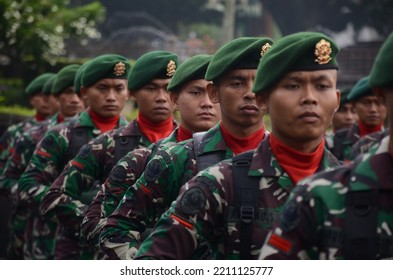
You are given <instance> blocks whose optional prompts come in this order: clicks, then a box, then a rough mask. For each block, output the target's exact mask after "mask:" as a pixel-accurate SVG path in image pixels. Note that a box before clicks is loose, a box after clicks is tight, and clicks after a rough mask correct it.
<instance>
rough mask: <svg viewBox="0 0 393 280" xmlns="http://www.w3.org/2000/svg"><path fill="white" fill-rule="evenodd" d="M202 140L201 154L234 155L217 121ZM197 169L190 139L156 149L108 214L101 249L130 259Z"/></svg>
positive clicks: (230, 156) (114, 255) (115, 255)
mask: <svg viewBox="0 0 393 280" xmlns="http://www.w3.org/2000/svg"><path fill="white" fill-rule="evenodd" d="M202 141H203V143H202V145H203V148H202V152H201V153H202V154H208V153H213V152H215V153H218V154H219V155H220V160H219V161H221V160H224V159H228V158H232V157H233V152H232V151H231V150H230V149H229V148H228V147H227V145H226V144H225V141H224V140H223V136H222V134H221V129H220V124H219V123H218V124H217V125H215V126H214V127H212V128H211V129H209V130H208V131H207V132H206V134H205V135H204V138H203V140H202ZM215 163H217V162H212V163H211V165H213V164H215ZM197 172H198V168H197V162H196V158H195V154H194V142H193V140H192V139H190V140H188V141H184V142H181V143H179V144H172V145H171V144H167V145H166V146H164V147H163V148H161V149H160V150H158V151H157V153H156V155H155V156H154V157H153V158H152V159H151V160H150V161H149V163H148V164H147V166H146V169H145V171H144V173H143V174H142V175H141V177H140V178H139V179H138V180H137V182H136V183H135V184H134V185H133V186H131V187H129V188H128V190H127V191H126V193H125V195H124V197H123V199H122V200H121V202H120V204H119V206H118V207H117V208H116V210H115V211H114V212H113V214H112V215H110V216H109V217H108V219H107V222H106V225H104V228H103V230H102V232H101V235H100V245H101V249H103V251H104V252H105V253H106V254H107V255H108V256H109V258H111V259H132V258H133V257H134V255H135V253H136V251H137V247H139V243H140V235H141V234H142V233H144V232H145V230H146V228H150V227H153V226H154V224H155V222H156V221H157V219H158V218H159V217H160V215H161V214H162V213H163V212H164V211H165V210H166V209H167V208H168V207H169V206H170V204H171V202H172V201H173V200H174V199H176V197H177V195H178V193H179V190H180V187H181V186H182V185H183V184H184V183H185V182H187V181H188V180H190V179H191V178H192V177H194V176H195V175H196V174H197Z"/></svg>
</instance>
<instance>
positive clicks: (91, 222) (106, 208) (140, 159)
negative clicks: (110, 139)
mask: <svg viewBox="0 0 393 280" xmlns="http://www.w3.org/2000/svg"><path fill="white" fill-rule="evenodd" d="M150 154H151V149H149V148H141V149H137V150H134V151H131V152H129V153H128V154H127V155H126V156H124V157H123V158H122V159H121V160H120V161H119V162H118V163H117V164H116V165H115V167H114V168H113V169H112V171H111V173H110V174H109V176H108V179H107V180H106V181H105V183H104V184H102V186H101V188H100V190H99V191H98V193H97V195H96V197H95V198H94V199H93V202H92V203H91V204H90V205H89V206H88V208H87V210H86V214H85V217H84V218H83V221H82V225H81V233H82V236H84V238H85V239H86V240H88V241H93V242H94V244H98V237H99V233H100V232H101V229H102V227H103V225H104V223H105V221H106V218H107V217H108V216H109V215H110V214H112V213H113V211H114V210H115V209H116V207H117V206H118V205H119V202H120V200H121V199H122V197H123V196H124V194H125V192H126V190H127V189H128V188H129V187H130V186H132V185H133V184H134V183H135V181H136V179H137V178H139V177H140V175H141V174H142V172H143V170H144V169H145V166H146V163H147V160H148V158H149V156H150Z"/></svg>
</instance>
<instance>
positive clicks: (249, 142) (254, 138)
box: [220, 122, 265, 155]
mask: <svg viewBox="0 0 393 280" xmlns="http://www.w3.org/2000/svg"><path fill="white" fill-rule="evenodd" d="M220 129H221V133H222V137H223V138H224V141H225V144H226V145H227V146H228V148H229V149H230V150H231V151H232V152H233V153H234V154H235V155H237V154H240V153H242V152H245V151H249V150H252V149H255V148H256V147H257V146H258V145H259V143H261V141H262V140H263V137H264V136H265V127H262V128H261V129H259V130H258V131H256V132H254V133H253V134H251V135H250V136H248V137H246V138H239V137H237V136H235V135H233V134H232V133H230V132H229V131H228V130H227V129H226V128H225V127H224V126H223V124H222V122H221V123H220Z"/></svg>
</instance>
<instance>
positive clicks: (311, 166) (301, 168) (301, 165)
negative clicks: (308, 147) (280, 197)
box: [269, 134, 325, 184]
mask: <svg viewBox="0 0 393 280" xmlns="http://www.w3.org/2000/svg"><path fill="white" fill-rule="evenodd" d="M269 144H270V147H271V148H272V152H273V154H274V156H275V157H276V158H277V160H278V163H279V164H280V166H281V167H282V168H283V169H284V170H285V172H287V173H288V175H289V177H290V178H291V180H292V181H293V182H294V184H297V183H298V182H299V181H300V180H301V179H303V178H305V177H307V176H310V175H312V174H314V173H315V172H316V171H317V170H318V167H319V165H320V163H321V160H322V158H323V153H324V147H325V140H324V139H322V142H321V144H319V146H318V147H317V149H316V150H315V152H312V153H302V152H299V151H296V150H294V149H292V148H290V147H288V146H285V145H284V144H283V143H281V142H280V141H279V140H278V139H277V138H275V137H274V135H273V134H270V139H269Z"/></svg>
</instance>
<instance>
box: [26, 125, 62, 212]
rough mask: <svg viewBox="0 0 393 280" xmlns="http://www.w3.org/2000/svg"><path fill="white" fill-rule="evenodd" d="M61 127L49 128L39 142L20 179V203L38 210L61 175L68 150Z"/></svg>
mask: <svg viewBox="0 0 393 280" xmlns="http://www.w3.org/2000/svg"><path fill="white" fill-rule="evenodd" d="M61 131H62V130H61V128H60V127H57V128H56V129H55V128H54V129H52V130H49V131H48V132H47V133H46V134H45V136H44V137H43V138H42V140H41V141H40V142H39V143H38V145H37V148H36V149H35V151H34V153H33V155H32V157H31V160H30V162H29V164H28V166H27V168H26V170H25V173H23V174H22V176H21V178H20V179H19V181H18V198H19V203H20V204H22V205H24V206H26V207H29V208H30V209H34V210H37V211H38V206H39V204H40V202H41V199H42V197H43V196H44V195H45V193H46V192H47V190H48V189H49V186H50V185H51V183H52V182H53V181H54V180H55V178H56V177H57V176H58V175H59V172H60V171H61V168H62V166H63V161H64V157H65V155H66V152H67V147H68V141H67V140H66V139H65V138H64V136H63V135H62V134H63V133H64V131H63V133H60V132H61Z"/></svg>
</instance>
